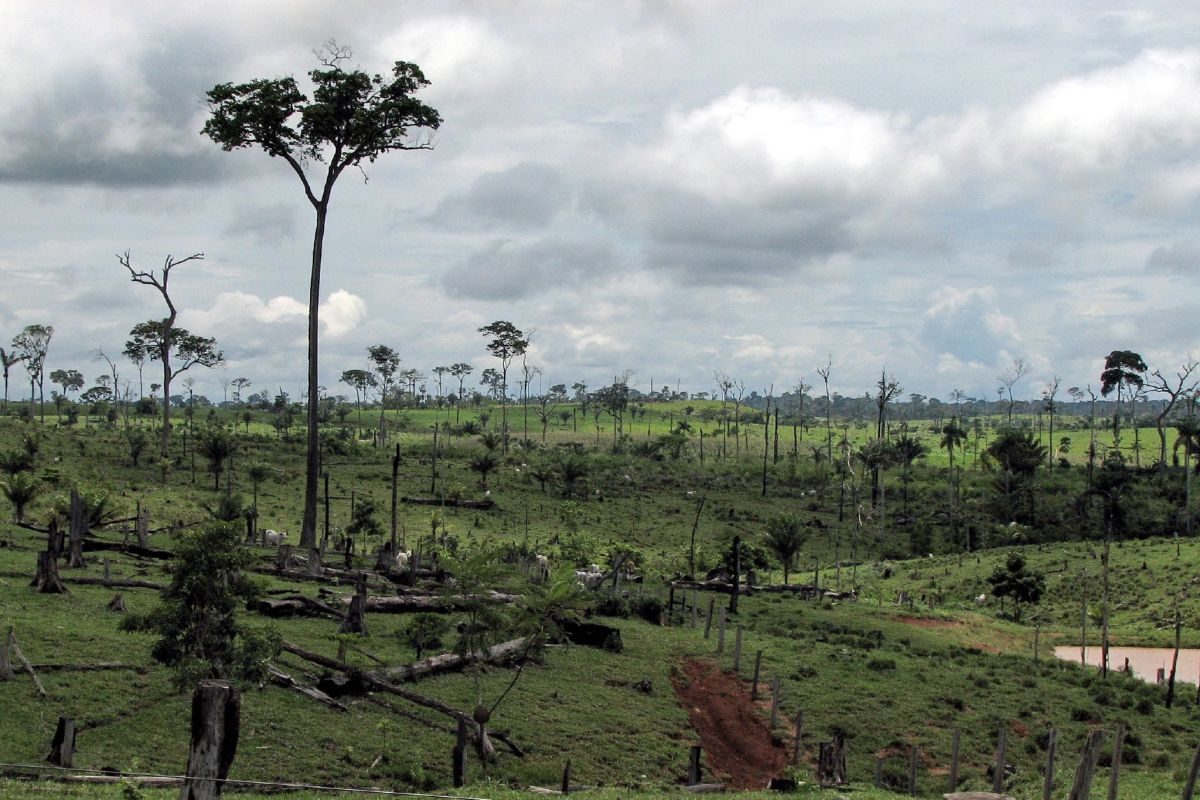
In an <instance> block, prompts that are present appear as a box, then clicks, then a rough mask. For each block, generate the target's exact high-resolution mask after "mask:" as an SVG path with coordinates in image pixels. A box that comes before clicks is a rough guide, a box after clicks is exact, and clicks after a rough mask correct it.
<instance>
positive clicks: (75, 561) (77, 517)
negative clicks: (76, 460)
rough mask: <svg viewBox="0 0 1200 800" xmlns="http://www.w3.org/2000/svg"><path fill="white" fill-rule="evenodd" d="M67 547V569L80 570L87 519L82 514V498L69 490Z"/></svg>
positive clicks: (77, 493)
mask: <svg viewBox="0 0 1200 800" xmlns="http://www.w3.org/2000/svg"><path fill="white" fill-rule="evenodd" d="M70 525H71V527H70V528H69V529H68V530H69V536H68V542H69V543H68V545H67V568H68V569H82V568H83V566H84V563H83V536H84V534H85V533H87V528H88V525H87V517H86V516H85V515H84V513H83V498H82V497H80V495H79V492H78V491H77V490H75V489H72V490H71V516H70Z"/></svg>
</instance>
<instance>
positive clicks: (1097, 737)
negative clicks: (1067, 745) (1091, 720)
mask: <svg viewBox="0 0 1200 800" xmlns="http://www.w3.org/2000/svg"><path fill="white" fill-rule="evenodd" d="M1103 742H1104V731H1092V732H1091V733H1089V734H1088V738H1087V743H1086V744H1085V745H1084V746H1083V754H1082V755H1080V757H1079V766H1078V767H1077V768H1076V770H1075V782H1074V783H1073V784H1072V785H1071V793H1070V794H1069V795H1067V798H1068V800H1087V798H1088V797H1090V796H1091V793H1092V779H1093V778H1094V777H1095V774H1096V762H1097V761H1098V760H1099V758H1100V745H1101V744H1103Z"/></svg>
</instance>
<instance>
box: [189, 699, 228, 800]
mask: <svg viewBox="0 0 1200 800" xmlns="http://www.w3.org/2000/svg"><path fill="white" fill-rule="evenodd" d="M241 707H242V698H241V695H239V694H238V691H237V689H235V688H233V686H231V685H230V684H228V683H224V682H222V681H200V685H199V686H197V687H196V692H195V694H193V695H192V736H191V748H190V750H189V752H188V766H187V779H186V780H185V781H184V784H183V792H181V793H180V795H179V800H216V798H218V797H220V796H221V786H222V782H223V781H224V780H225V778H227V777H228V776H229V767H230V765H232V764H233V758H234V755H235V754H236V753H237V744H238V733H239V728H240V721H241Z"/></svg>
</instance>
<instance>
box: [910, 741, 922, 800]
mask: <svg viewBox="0 0 1200 800" xmlns="http://www.w3.org/2000/svg"><path fill="white" fill-rule="evenodd" d="M919 757H920V751H919V750H918V749H917V746H916V745H915V744H914V745H912V746H911V747H910V748H909V749H908V793H909V794H910V795H912V796H913V797H916V796H917V759H918V758H919Z"/></svg>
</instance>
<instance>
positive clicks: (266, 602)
mask: <svg viewBox="0 0 1200 800" xmlns="http://www.w3.org/2000/svg"><path fill="white" fill-rule="evenodd" d="M247 610H249V611H257V612H258V613H259V614H263V615H264V616H268V617H276V618H279V617H296V616H306V617H313V616H318V615H321V614H323V615H325V616H328V617H333V618H334V619H341V618H342V616H343V615H342V612H341V611H338V610H337V609H336V608H333V607H332V606H327V605H325V604H324V603H322V602H321V601H319V600H314V599H313V598H311V597H305V596H304V595H293V596H292V597H283V598H279V599H275V598H270V597H264V598H259V599H258V600H256V601H254V602H253V603H250V604H248V605H247Z"/></svg>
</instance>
